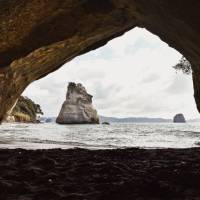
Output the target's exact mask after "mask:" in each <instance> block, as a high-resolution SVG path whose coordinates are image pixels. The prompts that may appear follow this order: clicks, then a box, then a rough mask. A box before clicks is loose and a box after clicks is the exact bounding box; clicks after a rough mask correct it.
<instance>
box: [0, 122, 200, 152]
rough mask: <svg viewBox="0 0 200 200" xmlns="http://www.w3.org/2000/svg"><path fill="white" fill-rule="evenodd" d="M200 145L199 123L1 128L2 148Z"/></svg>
mask: <svg viewBox="0 0 200 200" xmlns="http://www.w3.org/2000/svg"><path fill="white" fill-rule="evenodd" d="M199 145H200V123H185V124H184V123H183V124H173V123H138V124H134V123H131V124H118V123H113V124H111V125H58V124H56V123H43V124H19V123H14V124H9V123H5V124H2V125H1V126H0V148H10V149H13V148H24V149H49V148H62V149H68V148H76V147H78V148H87V149H113V148H127V147H140V148H190V147H198V146H199Z"/></svg>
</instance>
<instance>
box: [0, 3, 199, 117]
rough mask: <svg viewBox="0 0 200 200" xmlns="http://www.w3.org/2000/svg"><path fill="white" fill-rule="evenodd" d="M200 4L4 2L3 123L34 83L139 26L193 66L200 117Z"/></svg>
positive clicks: (0, 15) (0, 53)
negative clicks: (24, 92) (178, 53)
mask: <svg viewBox="0 0 200 200" xmlns="http://www.w3.org/2000/svg"><path fill="white" fill-rule="evenodd" d="M199 10H200V2H199V1H198V0H192V1H187V0H182V1H180V0H174V1H171V0H161V1H157V0H149V1H148V2H147V1H145V0H99V1H93V0H81V1H80V0H73V1H72V0H56V1H55V0H50V1H38V0H30V1H25V0H14V1H13V0H3V1H1V2H0V22H1V23H0V30H1V34H0V103H1V110H0V120H2V119H3V117H4V115H5V113H6V112H7V111H8V110H10V109H11V107H12V105H13V104H14V103H15V101H16V99H17V98H18V96H19V95H20V94H21V93H22V92H23V91H24V89H25V88H26V87H27V86H28V85H29V84H30V83H31V82H33V81H35V80H37V79H39V78H41V77H44V76H45V75H47V74H48V73H51V72H53V71H55V70H56V69H58V68H59V67H60V66H62V65H63V64H64V63H66V62H68V61H70V60H71V59H73V58H74V57H76V56H78V55H81V54H83V53H85V52H88V51H90V50H92V49H96V48H98V47H100V46H102V45H104V44H105V43H107V42H108V41H109V40H110V39H112V38H114V37H117V36H120V35H121V34H123V33H125V32H126V31H128V30H130V29H132V28H134V27H136V26H138V27H145V28H146V29H147V30H149V31H150V32H152V33H154V34H156V35H158V36H159V37H160V38H161V39H162V40H163V41H165V42H166V43H168V44H169V45H170V46H172V47H174V48H176V49H177V50H178V51H179V52H181V53H182V54H183V55H184V56H185V57H186V58H187V59H188V60H189V61H190V62H191V64H192V68H193V83H194V96H195V100H196V104H197V108H198V110H199V111H200V86H199V81H200V76H199V70H200V69H199V62H200V53H199V52H200V51H199V49H200V39H199V33H200V26H199V24H200V22H199V17H200V14H199Z"/></svg>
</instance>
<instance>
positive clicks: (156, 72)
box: [23, 28, 198, 118]
mask: <svg viewBox="0 0 200 200" xmlns="http://www.w3.org/2000/svg"><path fill="white" fill-rule="evenodd" d="M180 57H181V54H180V53H178V52H177V51H176V50H175V49H173V48H171V47H169V46H168V45H167V44H166V43H164V42H163V41H161V40H160V38H159V37H157V36H156V35H153V34H152V33H150V32H149V31H147V30H146V29H142V28H134V29H132V30H131V31H128V32H127V33H125V34H124V35H123V36H120V37H118V38H115V39H113V40H111V41H110V42H108V44H106V45H105V46H103V47H101V48H99V49H96V50H93V51H91V52H89V53H87V54H84V55H82V56H79V57H78V58H75V59H74V60H73V61H71V62H69V63H67V64H65V65H64V66H63V67H62V68H61V69H59V70H57V71H56V72H54V73H52V74H50V75H48V76H47V77H45V78H43V79H41V80H38V81H37V82H34V83H32V84H31V85H30V86H29V87H28V88H27V89H26V90H25V92H24V93H23V95H25V96H28V97H30V98H31V99H33V100H34V101H35V102H38V103H39V104H40V105H41V107H42V108H43V111H44V114H45V116H50V117H56V116H57V115H58V112H59V109H60V106H61V104H62V102H63V100H64V98H65V94H66V88H67V83H68V82H77V83H79V82H80V83H82V84H83V85H84V86H85V87H86V88H87V89H88V91H89V93H91V94H92V95H93V96H94V98H93V101H94V105H95V107H96V108H97V110H98V112H99V114H100V115H104V116H112V117H133V116H134V117H144V116H146V117H163V118H172V117H173V115H174V114H176V113H179V112H181V113H184V114H185V115H186V116H187V118H197V117H198V112H197V109H196V105H195V102H194V98H193V85H192V77H191V76H188V75H183V74H181V73H176V72H175V70H174V69H173V68H172V66H174V65H175V64H176V63H177V62H178V61H179V59H180ZM157 102H159V103H157Z"/></svg>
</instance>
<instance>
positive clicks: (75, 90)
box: [56, 83, 99, 124]
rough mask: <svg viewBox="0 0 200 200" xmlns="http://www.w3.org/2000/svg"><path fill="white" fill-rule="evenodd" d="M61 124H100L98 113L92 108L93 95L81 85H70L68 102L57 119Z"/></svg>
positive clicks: (67, 96)
mask: <svg viewBox="0 0 200 200" xmlns="http://www.w3.org/2000/svg"><path fill="white" fill-rule="evenodd" d="M56 122H57V123H59V124H86V123H87V124H98V123H99V117H98V115H97V111H96V110H95V109H94V108H93V106H92V95H90V94H88V93H87V91H86V89H85V88H84V87H83V86H82V85H81V84H80V83H79V84H75V83H69V85H68V89H67V95H66V100H65V102H64V103H63V105H62V108H61V111H60V113H59V116H58V117H57V119H56Z"/></svg>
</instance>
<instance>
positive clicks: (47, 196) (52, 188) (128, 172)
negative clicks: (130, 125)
mask: <svg viewBox="0 0 200 200" xmlns="http://www.w3.org/2000/svg"><path fill="white" fill-rule="evenodd" d="M0 199H1V200H57V199H59V200H65V199H66V200H76V199H79V200H112V199H115V200H122V199H124V200H129V199H130V200H133V199H138V200H143V199H149V200H150V199H167V200H169V199H180V200H184V199H187V200H194V199H197V200H198V199H200V148H193V149H162V150H161V149H157V150H144V149H136V148H133V149H124V150H122V149H121V150H120V149H118V150H95V151H92V150H85V149H69V150H60V149H53V150H36V151H32V150H29V151H28V150H22V149H14V150H0Z"/></svg>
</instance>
